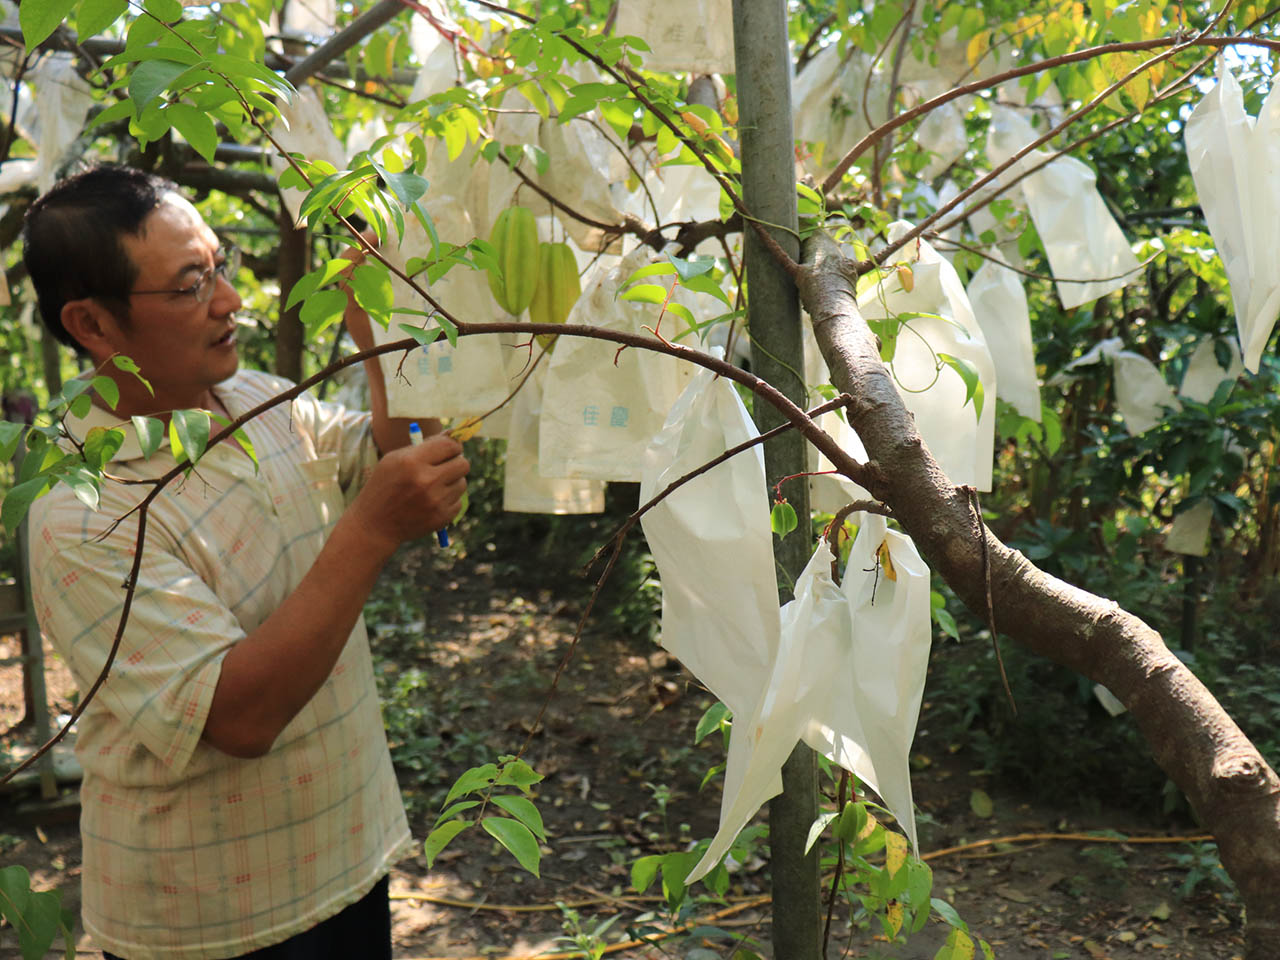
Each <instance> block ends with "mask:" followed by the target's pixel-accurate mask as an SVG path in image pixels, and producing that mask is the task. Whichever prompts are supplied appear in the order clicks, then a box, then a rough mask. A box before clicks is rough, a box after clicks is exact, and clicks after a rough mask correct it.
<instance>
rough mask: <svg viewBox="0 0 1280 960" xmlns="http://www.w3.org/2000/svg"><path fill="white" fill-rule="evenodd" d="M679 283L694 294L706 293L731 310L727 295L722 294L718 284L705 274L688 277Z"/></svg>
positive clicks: (731, 305)
mask: <svg viewBox="0 0 1280 960" xmlns="http://www.w3.org/2000/svg"><path fill="white" fill-rule="evenodd" d="M681 283H682V284H683V285H684V287H685V288H686V289H689V290H693V291H694V292H696V293H707V294H710V295H711V296H713V297H715V298H716V299H717V300H719V301H720V302H721V303H723V304H724V305H725V306H726V307H729V308H730V309H733V303H732V302H731V301H730V300H729V295H728V294H727V293H725V292H724V290H723V289H722V288H721V286H720V284H718V283H716V282H715V281H714V280H712V279H711V277H710V276H708V275H707V274H702V275H701V276H697V277H690V278H689V279H688V280H682V281H681Z"/></svg>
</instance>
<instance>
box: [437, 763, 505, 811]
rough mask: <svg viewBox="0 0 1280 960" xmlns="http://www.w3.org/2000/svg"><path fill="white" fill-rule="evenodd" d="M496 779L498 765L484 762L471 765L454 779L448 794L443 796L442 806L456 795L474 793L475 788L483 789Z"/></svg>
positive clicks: (454, 798) (456, 796) (450, 801)
mask: <svg viewBox="0 0 1280 960" xmlns="http://www.w3.org/2000/svg"><path fill="white" fill-rule="evenodd" d="M497 779H498V765H497V764H494V763H486V764H483V765H482V766H479V767H472V768H471V769H470V770H467V771H465V772H464V773H463V774H462V776H460V777H459V778H458V779H457V780H455V781H454V784H453V786H452V787H451V788H450V790H449V795H448V796H447V797H445V798H444V806H446V807H447V806H448V805H449V804H450V803H452V802H453V801H454V800H456V799H457V798H458V797H461V796H464V795H466V794H468V793H475V792H476V791H477V790H484V789H485V788H487V787H490V786H492V785H493V783H494V781H495V780H497Z"/></svg>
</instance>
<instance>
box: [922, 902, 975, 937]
mask: <svg viewBox="0 0 1280 960" xmlns="http://www.w3.org/2000/svg"><path fill="white" fill-rule="evenodd" d="M929 903H930V905H931V906H932V907H933V909H934V910H935V911H936V912H937V914H938V916H940V917H942V919H943V920H945V921H946V922H947V923H949V924H950V925H951V926H953V927H955V928H956V929H957V930H968V929H969V925H968V924H967V923H965V922H964V921H963V920H961V919H960V914H958V913H956V908H955V907H953V906H952V905H951V904H949V903H947V901H945V900H939V899H938V898H937V897H934V898H933V899H932V900H930V901H929Z"/></svg>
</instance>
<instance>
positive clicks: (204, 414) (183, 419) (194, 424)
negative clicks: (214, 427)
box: [169, 410, 209, 464]
mask: <svg viewBox="0 0 1280 960" xmlns="http://www.w3.org/2000/svg"><path fill="white" fill-rule="evenodd" d="M208 445H209V412H208V411H207V410H175V411H173V416H172V418H170V420H169V446H170V447H171V448H172V449H173V456H174V458H175V459H177V460H181V459H182V458H183V457H184V456H185V457H186V458H187V459H188V460H189V461H191V463H192V464H194V463H195V462H196V461H197V460H199V459H200V457H201V456H203V455H204V450H205V447H207V446H208Z"/></svg>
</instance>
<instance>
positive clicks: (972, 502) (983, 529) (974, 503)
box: [960, 485, 1018, 717]
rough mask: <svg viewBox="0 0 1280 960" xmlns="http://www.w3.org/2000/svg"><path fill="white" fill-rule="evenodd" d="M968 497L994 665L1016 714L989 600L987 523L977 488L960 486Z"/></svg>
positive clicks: (989, 574)
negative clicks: (985, 598) (985, 592)
mask: <svg viewBox="0 0 1280 960" xmlns="http://www.w3.org/2000/svg"><path fill="white" fill-rule="evenodd" d="M960 489H961V490H963V491H964V492H965V493H966V494H967V495H968V498H969V506H970V507H971V508H972V511H973V519H974V523H975V525H976V527H977V531H978V532H977V537H978V543H979V544H981V546H982V582H983V584H984V585H985V586H986V590H987V629H988V630H990V631H991V649H992V650H994V651H995V654H996V666H998V667H999V668H1000V682H1001V683H1003V684H1004V695H1005V696H1006V697H1008V698H1009V706H1010V708H1011V709H1012V710H1013V715H1014V716H1015V717H1016V716H1017V715H1018V704H1017V702H1016V701H1015V700H1014V699H1013V691H1012V690H1010V689H1009V676H1008V674H1006V673H1005V671H1004V656H1003V655H1002V654H1001V653H1000V639H999V636H998V635H997V634H996V608H995V604H993V603H992V602H991V555H990V553H989V552H988V550H987V525H986V524H985V523H983V522H982V504H981V503H980V502H979V500H978V488H977V487H973V486H967V485H966V486H963V487H960Z"/></svg>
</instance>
